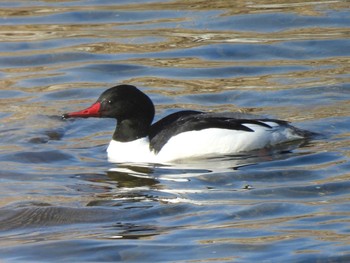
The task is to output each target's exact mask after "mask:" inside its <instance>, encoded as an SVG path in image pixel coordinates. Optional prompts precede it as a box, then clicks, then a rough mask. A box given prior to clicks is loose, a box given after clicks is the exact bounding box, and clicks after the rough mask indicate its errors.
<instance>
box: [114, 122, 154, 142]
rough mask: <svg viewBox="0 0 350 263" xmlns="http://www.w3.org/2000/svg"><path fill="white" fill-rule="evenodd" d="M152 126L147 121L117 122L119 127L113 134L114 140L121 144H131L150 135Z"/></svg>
mask: <svg viewBox="0 0 350 263" xmlns="http://www.w3.org/2000/svg"><path fill="white" fill-rule="evenodd" d="M150 126H151V124H150V123H149V122H147V121H145V120H139V119H126V120H122V121H118V122H117V127H116V129H115V131H114V134H113V140H115V141H119V142H130V141H134V140H137V139H140V138H143V137H147V136H148V134H149V129H150Z"/></svg>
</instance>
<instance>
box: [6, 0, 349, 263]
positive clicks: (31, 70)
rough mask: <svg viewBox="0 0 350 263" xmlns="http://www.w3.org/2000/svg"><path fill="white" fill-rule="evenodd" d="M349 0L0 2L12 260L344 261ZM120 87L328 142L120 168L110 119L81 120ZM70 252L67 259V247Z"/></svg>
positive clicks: (171, 107)
mask: <svg viewBox="0 0 350 263" xmlns="http://www.w3.org/2000/svg"><path fill="white" fill-rule="evenodd" d="M348 11H349V10H348V1H337V0H330V1H293V2H290V1H282V0H279V1H267V0H266V1H226V0H225V1H221V0H219V1H204V0H191V1H158V2H157V1H118V3H115V2H113V1H109V0H100V1H12V2H7V3H5V2H1V3H0V23H1V27H0V86H1V89H0V94H1V96H0V119H1V121H0V162H1V164H0V206H1V207H0V229H1V235H0V247H1V248H0V254H1V258H2V260H5V261H10V262H11V261H32V262H40V261H50V262H55V261H57V262H62V261H87V262H88V261H90V262H101V261H113V262H115V261H134V262H140V261H143V262H148V261H150V262H155V261H157V262H166V261H172V262H175V261H176V262H189V261H196V262H208V261H220V262H232V261H239V262H257V261H266V262H270V261H271V262H286V261H291V262H314V261H318V262H329V261H332V262H333V261H334V262H347V261H348V260H349V257H348V256H347V255H348V251H349V238H348V229H349V218H350V217H349V212H348V211H349V207H348V203H349V199H350V197H349V194H348V193H349V188H350V184H349V183H348V181H349V169H350V165H349V156H350V155H349V149H350V148H349V146H350V140H349V134H350V129H349V127H350V126H349V112H350V107H349V105H350V104H349V101H350V93H349V91H350V89H349V82H350V81H349V74H348V73H349V66H348V65H349V62H350V56H349V48H348V47H349V38H348V35H349V29H348V28H349V23H350V21H349V16H348ZM116 83H130V84H134V85H137V86H139V87H140V88H141V89H142V90H144V91H145V92H146V93H147V94H149V95H150V96H151V97H152V99H153V100H154V102H155V104H156V108H157V117H156V118H159V117H162V116H164V115H166V114H168V113H171V112H174V111H176V110H178V109H199V110H206V111H215V112H216V111H242V112H251V113H256V114H262V115H268V116H273V117H276V118H281V119H285V120H289V121H293V122H294V123H295V125H296V126H298V127H300V128H304V129H309V130H313V131H316V132H319V133H321V134H323V136H322V137H321V136H320V138H318V139H317V140H314V141H312V142H308V143H306V144H302V145H300V147H299V148H298V149H285V150H284V151H274V152H265V151H264V152H259V153H254V154H252V156H235V157H227V158H223V159H211V160H206V161H205V162H184V163H181V164H178V165H177V166H176V167H168V166H149V165H141V166H140V165H139V166H135V165H130V164H123V165H121V164H111V163H108V162H107V160H106V154H105V150H106V146H105V145H106V144H107V143H108V141H109V140H110V136H111V134H112V132H113V129H114V127H115V122H114V121H113V120H107V119H102V120H94V119H90V120H79V119H77V120H74V121H73V120H72V121H71V120H69V121H62V120H61V118H60V117H59V116H60V115H61V114H62V113H63V112H67V111H68V110H70V111H72V110H75V109H79V108H82V107H84V106H87V105H89V104H91V103H92V102H93V101H94V100H95V99H96V98H97V96H98V95H99V94H100V93H101V92H102V91H103V90H104V89H106V88H107V87H110V86H112V85H114V84H116ZM63 252H64V253H63Z"/></svg>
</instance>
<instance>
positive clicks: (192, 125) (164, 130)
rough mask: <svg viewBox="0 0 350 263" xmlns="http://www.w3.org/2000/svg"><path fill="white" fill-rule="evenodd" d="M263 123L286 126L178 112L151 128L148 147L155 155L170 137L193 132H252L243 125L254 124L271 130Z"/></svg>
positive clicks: (257, 120) (207, 114) (279, 122)
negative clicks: (206, 130)
mask: <svg viewBox="0 0 350 263" xmlns="http://www.w3.org/2000/svg"><path fill="white" fill-rule="evenodd" d="M265 121H270V122H275V123H278V124H279V125H288V122H286V121H281V120H274V119H237V118H229V117H221V116H220V115H218V114H211V113H203V112H199V111H180V112H176V113H173V114H170V115H168V116H167V117H165V118H163V119H161V120H159V121H158V122H156V123H154V124H153V125H152V126H151V129H150V133H149V138H150V147H151V149H152V150H154V151H155V152H156V153H157V152H159V151H160V150H161V149H162V147H163V146H164V145H165V144H166V143H167V142H168V140H169V139H170V138H171V137H172V136H175V135H177V134H180V133H182V132H187V131H193V130H194V131H199V130H203V129H208V128H222V129H230V130H240V131H245V132H254V131H253V130H252V129H250V128H248V127H247V126H244V124H256V125H260V126H262V127H265V128H272V127H271V126H269V125H267V124H266V123H264V122H265Z"/></svg>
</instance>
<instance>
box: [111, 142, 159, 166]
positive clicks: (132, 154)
mask: <svg viewBox="0 0 350 263" xmlns="http://www.w3.org/2000/svg"><path fill="white" fill-rule="evenodd" d="M107 156H108V161H110V162H116V163H122V162H139V163H153V162H156V160H155V154H154V153H153V152H151V151H150V148H149V140H148V138H140V139H137V140H135V141H131V142H118V141H115V140H111V142H110V143H109V146H108V148H107Z"/></svg>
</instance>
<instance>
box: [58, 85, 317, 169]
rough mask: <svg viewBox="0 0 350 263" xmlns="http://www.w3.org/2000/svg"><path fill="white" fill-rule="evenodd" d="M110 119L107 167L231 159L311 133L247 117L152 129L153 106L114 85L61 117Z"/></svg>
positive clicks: (187, 118) (200, 118) (184, 120)
mask: <svg viewBox="0 0 350 263" xmlns="http://www.w3.org/2000/svg"><path fill="white" fill-rule="evenodd" d="M89 117H96V118H112V119H116V122H117V125H116V128H115V131H114V133H113V137H112V140H111V141H110V143H109V145H108V148H107V156H108V161H110V162H113V163H134V162H137V163H172V162H176V161H179V160H181V161H182V162H183V161H184V160H188V159H196V158H202V159H206V158H211V157H220V156H232V155H236V154H242V153H247V152H251V151H254V150H260V149H266V148H271V147H275V146H278V145H281V144H284V143H289V142H293V141H300V140H305V139H307V138H309V137H310V136H312V134H313V133H312V132H309V131H306V130H302V129H299V128H296V127H294V126H292V125H291V124H290V123H289V122H287V121H284V120H279V119H273V118H265V117H259V116H257V115H253V114H244V113H234V112H232V113H231V112H224V113H213V112H202V111H197V110H181V111H177V112H175V113H172V114H170V115H168V116H166V117H164V118H161V119H160V120H158V121H157V122H155V123H153V119H154V117H155V106H154V104H153V102H152V100H151V99H150V98H149V97H148V96H147V95H146V94H145V93H143V92H142V91H141V90H140V89H138V88H136V87H135V86H132V85H126V84H122V85H117V86H114V87H112V88H109V89H107V90H105V91H104V92H103V93H102V94H101V95H100V96H99V98H98V99H97V101H96V102H95V103H93V104H92V105H91V106H90V107H88V108H86V109H84V110H80V111H75V112H69V113H65V114H63V115H62V118H63V119H69V118H89Z"/></svg>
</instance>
